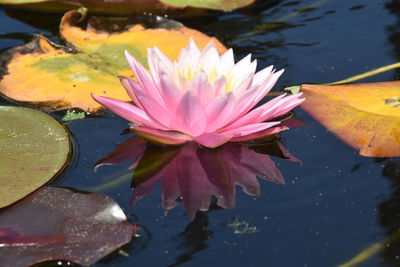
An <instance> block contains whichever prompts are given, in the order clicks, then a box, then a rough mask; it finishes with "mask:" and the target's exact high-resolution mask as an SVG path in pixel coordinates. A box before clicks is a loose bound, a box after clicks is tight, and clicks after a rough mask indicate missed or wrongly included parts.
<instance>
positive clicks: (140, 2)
mask: <svg viewBox="0 0 400 267" xmlns="http://www.w3.org/2000/svg"><path fill="white" fill-rule="evenodd" d="M254 2H255V0H0V5H7V6H16V7H24V8H32V9H39V10H57V11H65V10H70V9H74V8H77V7H81V6H85V7H87V8H89V9H90V12H95V13H101V14H125V15H126V14H142V13H144V12H147V13H149V12H150V13H153V14H159V15H165V14H168V15H172V16H182V15H186V16H187V15H204V14H207V13H206V12H205V10H203V9H213V10H222V11H231V10H234V9H237V8H241V7H245V6H248V5H250V4H252V3H254Z"/></svg>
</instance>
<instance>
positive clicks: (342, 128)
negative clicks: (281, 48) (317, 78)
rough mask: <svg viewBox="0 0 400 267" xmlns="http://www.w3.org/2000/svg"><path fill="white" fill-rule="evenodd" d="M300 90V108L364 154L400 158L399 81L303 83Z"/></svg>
mask: <svg viewBox="0 0 400 267" xmlns="http://www.w3.org/2000/svg"><path fill="white" fill-rule="evenodd" d="M301 91H302V92H303V93H304V96H305V99H306V101H305V102H303V104H302V105H301V107H302V108H303V109H304V110H305V111H307V112H308V113H309V114H310V115H311V116H313V117H314V118H315V119H316V120H317V121H318V122H320V123H321V124H322V125H323V126H325V127H326V128H327V129H328V130H329V131H331V132H333V133H334V134H335V135H336V136H337V137H339V138H340V139H341V140H342V141H344V142H345V143H346V144H348V145H350V146H351V147H353V148H355V149H357V150H359V151H360V154H361V155H363V156H368V157H396V156H400V81H394V82H381V83H364V84H346V85H335V86H323V85H309V84H303V85H302V86H301Z"/></svg>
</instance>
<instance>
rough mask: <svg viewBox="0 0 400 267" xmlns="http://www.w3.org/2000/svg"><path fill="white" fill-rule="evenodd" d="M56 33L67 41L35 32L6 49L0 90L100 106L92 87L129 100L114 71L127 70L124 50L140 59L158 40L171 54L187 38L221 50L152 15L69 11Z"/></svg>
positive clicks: (51, 105) (44, 101) (24, 97)
mask: <svg viewBox="0 0 400 267" xmlns="http://www.w3.org/2000/svg"><path fill="white" fill-rule="evenodd" d="M144 25H146V26H144ZM60 34H61V37H62V38H63V39H64V40H65V41H66V42H67V43H68V47H65V46H60V45H56V44H54V43H51V42H50V41H49V40H47V39H46V38H45V37H43V36H40V35H39V36H37V37H36V38H35V39H34V40H33V41H32V42H30V43H28V44H25V45H23V46H20V47H16V48H13V49H11V50H9V51H7V52H6V53H5V54H4V55H3V56H2V60H0V62H1V63H2V65H3V66H6V71H5V72H3V76H2V80H1V81H0V93H1V94H3V95H4V96H6V97H7V98H10V99H12V100H15V101H18V102H27V103H31V104H35V105H39V106H40V107H42V108H44V109H50V110H61V109H67V108H81V109H83V110H84V111H87V112H95V111H98V110H100V109H102V108H103V106H101V105H100V104H98V103H97V102H95V101H94V100H93V98H92V97H91V93H94V94H98V95H102V96H107V95H108V96H112V97H113V98H118V99H121V100H126V101H129V100H130V98H129V96H128V95H127V93H126V91H125V90H124V88H123V86H122V85H121V84H120V81H119V79H118V75H125V76H131V75H132V72H131V71H130V69H129V66H128V64H127V63H126V60H125V57H124V51H125V50H127V51H129V52H130V53H131V54H132V55H133V56H135V57H136V58H137V59H139V60H140V61H141V62H142V63H143V64H145V65H146V58H147V56H146V55H147V52H146V50H147V48H148V47H154V46H157V47H159V48H160V49H161V50H162V51H163V52H164V53H165V54H166V55H167V56H168V57H170V58H171V59H176V58H177V57H178V54H179V51H180V49H181V48H182V47H184V46H186V44H187V43H188V41H189V39H190V38H193V39H194V40H195V41H196V42H197V43H198V44H199V46H201V47H204V46H205V45H206V44H207V43H208V42H209V41H210V40H213V41H214V42H215V43H216V44H217V46H218V48H219V50H220V52H223V51H225V50H226V48H225V47H224V46H223V45H222V44H221V43H220V42H219V41H218V40H217V39H215V38H210V37H208V36H206V35H204V34H202V33H200V32H198V31H196V30H193V29H189V28H186V27H184V26H183V25H182V24H180V23H178V22H175V21H171V20H167V19H165V18H160V17H154V16H139V17H135V18H131V19H128V18H119V19H110V18H99V17H91V18H90V19H88V18H87V17H86V13H85V10H80V11H70V12H67V13H66V14H65V15H64V17H63V18H62V21H61V25H60ZM171 40H173V41H171Z"/></svg>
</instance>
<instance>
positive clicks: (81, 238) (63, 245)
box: [0, 187, 134, 267]
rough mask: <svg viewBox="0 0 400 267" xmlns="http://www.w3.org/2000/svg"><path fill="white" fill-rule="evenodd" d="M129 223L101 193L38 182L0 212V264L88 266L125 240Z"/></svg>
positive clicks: (130, 228) (129, 234)
mask: <svg viewBox="0 0 400 267" xmlns="http://www.w3.org/2000/svg"><path fill="white" fill-rule="evenodd" d="M133 234H134V228H133V225H131V224H130V223H128V222H127V220H126V216H125V214H124V212H123V211H122V210H121V208H120V207H119V206H118V204H117V203H116V202H115V201H114V200H112V199H111V198H110V197H108V196H105V195H101V194H83V193H77V192H73V191H71V190H69V189H65V188H55V187H42V188H40V189H39V190H37V191H36V192H35V193H33V194H31V195H30V196H28V197H26V198H25V199H23V200H21V201H20V202H18V203H15V204H14V205H12V206H10V207H7V208H5V209H4V210H2V211H1V212H0V262H1V265H2V266H15V267H19V266H21V267H22V266H29V265H32V264H35V263H40V262H44V261H52V260H65V261H71V262H74V263H77V264H80V265H85V266H87V265H91V264H93V263H95V262H96V261H98V260H100V259H101V258H103V257H104V256H106V255H107V254H109V253H111V252H113V251H114V250H116V249H117V248H119V247H121V246H123V245H124V244H126V243H128V242H130V241H131V238H132V236H133Z"/></svg>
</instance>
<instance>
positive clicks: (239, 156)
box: [96, 137, 298, 220]
mask: <svg viewBox="0 0 400 267" xmlns="http://www.w3.org/2000/svg"><path fill="white" fill-rule="evenodd" d="M268 155H273V156H277V157H280V158H283V159H287V160H291V161H298V160H297V159H296V158H294V157H293V156H291V155H290V154H289V153H288V152H287V151H285V149H284V148H283V147H282V145H281V144H280V143H279V142H271V141H270V142H263V143H252V144H239V143H228V144H226V145H223V146H221V147H219V148H217V149H213V150H210V149H205V148H203V147H200V146H198V145H197V144H196V143H193V142H189V143H186V144H184V145H182V146H176V147H163V146H156V145H151V144H147V143H146V142H145V141H144V139H142V138H140V137H133V138H131V139H129V140H127V141H126V142H125V143H123V144H120V145H118V146H116V148H115V150H114V151H113V152H111V153H109V154H108V155H107V156H106V157H105V158H104V159H102V160H100V161H99V162H98V164H97V165H96V168H98V167H99V166H102V165H113V164H118V163H121V162H124V161H128V160H132V161H133V162H132V163H131V164H130V168H132V169H133V168H134V173H133V180H132V187H133V188H134V194H133V197H132V204H135V203H136V202H137V201H138V200H139V199H140V198H142V197H144V196H145V195H147V194H149V193H150V192H151V191H152V189H153V188H154V187H155V186H156V185H157V184H158V183H161V184H162V207H163V209H164V210H165V211H166V212H167V211H168V210H170V209H172V208H174V207H176V206H177V205H178V204H179V201H180V202H181V204H182V206H183V207H184V209H185V210H186V212H187V214H188V216H189V218H190V219H191V220H193V219H194V218H195V215H196V212H197V211H207V210H208V209H209V207H210V205H211V204H212V201H213V199H216V204H217V205H218V206H219V207H222V208H224V209H233V207H234V206H235V196H236V188H235V187H236V185H240V186H241V187H242V189H243V191H244V192H245V193H247V194H249V195H254V196H257V195H259V194H260V185H259V183H258V181H257V178H256V176H258V177H260V178H262V179H265V180H267V181H271V182H276V183H281V184H283V183H284V179H283V177H282V174H281V173H280V171H279V170H278V169H277V168H276V165H275V163H274V161H272V160H271V158H270V157H269V156H268Z"/></svg>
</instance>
